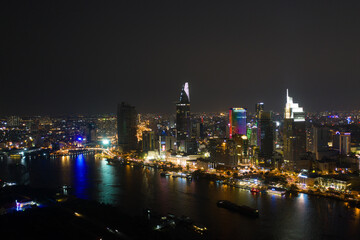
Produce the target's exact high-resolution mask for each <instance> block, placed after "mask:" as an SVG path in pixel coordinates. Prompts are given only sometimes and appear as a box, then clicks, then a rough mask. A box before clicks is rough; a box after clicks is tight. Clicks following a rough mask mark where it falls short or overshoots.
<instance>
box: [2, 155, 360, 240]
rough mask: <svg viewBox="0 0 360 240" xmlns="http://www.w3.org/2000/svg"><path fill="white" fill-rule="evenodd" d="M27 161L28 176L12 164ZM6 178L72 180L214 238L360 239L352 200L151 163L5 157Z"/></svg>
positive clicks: (126, 206) (100, 196)
mask: <svg viewBox="0 0 360 240" xmlns="http://www.w3.org/2000/svg"><path fill="white" fill-rule="evenodd" d="M14 163H21V164H23V165H24V166H25V169H27V174H25V175H23V176H22V177H21V176H19V174H18V173H17V171H15V170H13V167H11V166H12V165H13V164H14ZM0 178H1V179H3V180H4V181H17V182H21V181H25V182H26V183H28V184H30V185H31V186H33V187H50V188H54V187H59V186H62V185H70V186H72V187H73V191H72V194H74V195H76V196H77V197H80V198H84V199H90V200H97V201H100V202H104V203H109V204H113V205H116V206H119V207H120V208H122V209H123V211H125V212H127V213H129V214H131V215H140V214H141V213H142V210H143V209H144V208H151V209H153V210H155V211H157V212H159V213H162V214H164V215H165V214H167V213H173V214H175V215H179V216H181V215H185V216H189V217H190V218H192V219H193V220H195V221H196V222H198V223H201V224H203V225H205V226H206V227H207V228H208V229H209V230H208V236H209V239H359V238H360V210H359V209H357V208H350V207H348V206H347V205H346V203H344V202H341V201H337V200H333V199H326V198H320V197H315V196H308V195H306V194H299V196H297V197H292V198H285V197H279V196H275V195H253V194H251V193H250V192H249V191H246V190H241V189H238V188H233V187H228V186H225V185H220V184H216V183H215V182H212V181H209V180H205V179H199V180H196V179H195V180H193V181H189V180H186V179H181V178H169V177H166V178H165V177H160V175H159V172H158V170H156V169H153V168H149V167H142V166H141V167H140V166H129V165H119V166H112V165H108V164H107V162H106V161H105V160H101V159H95V157H94V155H79V156H76V157H58V158H34V157H33V158H32V159H30V158H23V159H21V160H11V159H7V158H6V157H2V158H0ZM220 199H226V200H230V201H232V202H235V203H237V204H239V205H243V204H244V205H248V206H251V207H255V208H258V209H259V212H260V217H259V218H258V219H251V218H248V217H246V216H242V215H238V214H235V213H232V212H229V211H228V210H226V209H222V208H218V207H217V206H216V202H217V201H218V200H220Z"/></svg>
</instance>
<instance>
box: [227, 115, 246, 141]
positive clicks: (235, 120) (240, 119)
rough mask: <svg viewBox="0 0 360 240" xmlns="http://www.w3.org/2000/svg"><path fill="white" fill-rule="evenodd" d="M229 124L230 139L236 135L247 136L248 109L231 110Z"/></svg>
mask: <svg viewBox="0 0 360 240" xmlns="http://www.w3.org/2000/svg"><path fill="white" fill-rule="evenodd" d="M229 124H230V129H229V138H232V137H233V136H234V135H235V134H238V135H246V109H245V108H230V111H229Z"/></svg>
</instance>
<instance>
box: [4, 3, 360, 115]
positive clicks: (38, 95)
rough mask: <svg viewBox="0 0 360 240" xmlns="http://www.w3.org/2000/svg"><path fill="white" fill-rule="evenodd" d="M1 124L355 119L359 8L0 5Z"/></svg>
mask: <svg viewBox="0 0 360 240" xmlns="http://www.w3.org/2000/svg"><path fill="white" fill-rule="evenodd" d="M0 30H1V35H0V43H1V52H0V64H1V66H0V79H1V90H2V91H1V94H0V115H7V114H19V115H21V114H68V113H83V114H86V113H110V112H116V104H117V103H118V102H121V101H126V102H128V103H130V104H132V105H135V106H136V108H137V110H138V111H139V112H160V113H161V112H168V113H171V112H175V104H174V103H175V102H176V101H178V99H179V96H180V90H181V86H182V84H183V83H184V82H186V81H188V82H189V84H190V98H191V104H192V105H191V108H192V111H197V112H199V111H205V112H209V111H227V109H228V108H229V107H247V108H248V109H249V110H250V111H254V105H255V103H256V102H258V101H263V102H264V103H265V108H266V110H275V111H282V109H283V107H284V104H285V93H286V88H289V91H290V95H291V96H293V97H294V100H295V101H296V102H299V103H300V105H301V106H303V107H304V109H305V111H320V110H352V109H360V94H359V90H360V1H340V0H338V1H330V0H326V1H290V0H286V1H269V0H266V1H250V0H248V1H240V0H236V1H230V2H227V1H194V0H192V1H173V0H168V1H163V2H158V1H152V0H151V1H149V0H148V1H127V2H125V1H89V0H87V1H83V2H82V1H48V0H46V1H19V0H17V1H14V0H10V1H1V3H0Z"/></svg>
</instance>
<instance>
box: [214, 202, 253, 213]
mask: <svg viewBox="0 0 360 240" xmlns="http://www.w3.org/2000/svg"><path fill="white" fill-rule="evenodd" d="M217 206H218V207H221V208H225V209H228V210H230V211H233V212H237V213H240V214H243V215H247V216H249V217H259V210H257V209H255V208H251V207H248V206H245V205H242V206H239V205H237V204H235V203H232V202H230V201H227V200H220V201H218V202H217Z"/></svg>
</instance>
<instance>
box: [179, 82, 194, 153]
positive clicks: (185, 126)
mask: <svg viewBox="0 0 360 240" xmlns="http://www.w3.org/2000/svg"><path fill="white" fill-rule="evenodd" d="M190 127H191V125H190V94H189V83H188V82H186V83H185V84H184V85H183V87H182V90H181V93H180V101H179V102H178V103H176V139H177V148H178V150H179V151H181V152H186V141H187V140H189V139H190V137H191V136H190V133H191V129H190Z"/></svg>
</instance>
